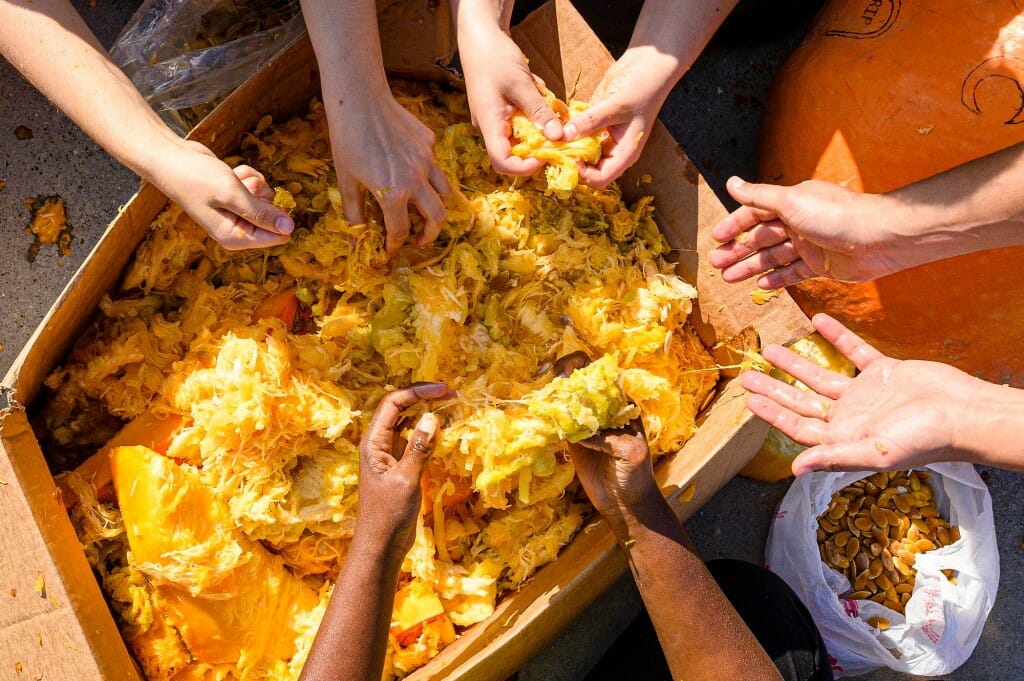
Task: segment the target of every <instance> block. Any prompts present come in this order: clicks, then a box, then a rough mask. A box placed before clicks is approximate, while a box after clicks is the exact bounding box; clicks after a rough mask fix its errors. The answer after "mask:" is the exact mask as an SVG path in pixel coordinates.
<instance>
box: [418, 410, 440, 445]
mask: <svg viewBox="0 0 1024 681" xmlns="http://www.w3.org/2000/svg"><path fill="white" fill-rule="evenodd" d="M437 424H438V420H437V414H435V413H434V412H431V411H428V412H426V413H425V414H423V416H421V417H420V422H419V423H418V424H416V430H418V431H420V432H421V433H423V435H424V437H426V438H428V439H433V437H434V434H435V433H437Z"/></svg>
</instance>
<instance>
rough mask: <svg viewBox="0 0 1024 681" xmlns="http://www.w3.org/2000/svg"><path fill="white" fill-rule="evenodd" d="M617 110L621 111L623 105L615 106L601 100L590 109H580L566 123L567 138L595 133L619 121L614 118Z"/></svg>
mask: <svg viewBox="0 0 1024 681" xmlns="http://www.w3.org/2000/svg"><path fill="white" fill-rule="evenodd" d="M616 110H619V111H621V107H615V106H613V105H612V104H611V103H609V102H599V103H597V104H594V105H593V106H591V107H590V108H589V109H584V110H583V111H580V112H579V113H578V114H576V115H575V116H573V117H572V118H570V119H569V121H568V122H567V123H566V124H565V139H567V140H574V139H576V138H577V137H584V136H586V135H593V134H594V133H597V132H600V131H601V130H604V129H605V128H608V127H610V126H612V125H614V124H615V123H618V122H619V121H617V120H615V118H614V115H615V112H616Z"/></svg>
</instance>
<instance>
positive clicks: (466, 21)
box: [452, 0, 562, 175]
mask: <svg viewBox="0 0 1024 681" xmlns="http://www.w3.org/2000/svg"><path fill="white" fill-rule="evenodd" d="M513 4H514V3H513V1H512V0H453V2H452V12H453V13H454V15H455V26H456V35H457V36H458V43H459V56H460V61H461V63H462V70H463V72H464V74H465V77H466V94H467V96H468V97H469V109H470V112H471V113H472V116H473V123H474V125H476V126H477V127H478V128H479V129H480V133H481V134H482V135H483V138H484V144H485V145H486V146H487V153H488V155H489V156H490V158H491V165H492V166H493V167H494V169H495V170H497V171H498V172H501V173H507V174H511V175H530V174H532V173H534V172H536V171H537V170H538V169H540V167H541V166H542V165H543V163H542V162H541V161H540V160H538V159H535V158H519V157H518V156H513V155H512V142H511V140H510V136H511V134H512V123H511V120H512V116H513V114H515V113H516V112H517V111H522V112H524V113H525V114H526V115H527V116H529V117H530V120H532V121H533V122H534V123H535V124H536V125H537V127H538V128H540V129H541V130H543V131H544V135H545V136H546V137H547V138H548V139H552V140H558V139H561V138H562V123H561V121H559V119H558V116H557V114H556V113H555V112H554V110H552V109H551V107H550V106H548V104H547V102H545V100H544V97H543V95H541V93H540V90H539V89H538V88H537V79H536V77H535V76H534V75H533V73H532V72H531V71H530V67H529V65H528V64H527V63H526V57H525V56H523V52H522V50H520V49H519V46H518V45H516V44H515V42H514V41H513V40H512V37H511V36H510V35H509V33H508V31H509V21H510V20H511V17H512V6H513Z"/></svg>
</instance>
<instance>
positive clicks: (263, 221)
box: [218, 180, 295, 235]
mask: <svg viewBox="0 0 1024 681" xmlns="http://www.w3.org/2000/svg"><path fill="white" fill-rule="evenodd" d="M218 208H222V209H224V210H226V211H229V212H231V213H234V214H235V215H237V216H239V217H240V218H242V219H243V220H245V221H247V222H250V223H252V224H253V225H255V226H256V227H258V228H260V229H263V230H266V231H268V232H273V233H274V234H284V235H287V234H291V233H292V230H294V229H295V223H294V222H293V221H292V219H291V218H290V217H288V214H287V213H285V212H284V211H283V210H281V209H280V208H278V207H277V206H275V205H274V204H273V203H272V202H271V201H268V200H266V199H261V198H258V197H256V196H253V195H252V193H250V192H249V190H248V189H247V188H246V187H245V185H244V184H242V182H241V181H240V180H236V190H235V191H233V192H231V194H230V196H228V197H227V200H225V201H223V202H221V204H220V205H219V206H218Z"/></svg>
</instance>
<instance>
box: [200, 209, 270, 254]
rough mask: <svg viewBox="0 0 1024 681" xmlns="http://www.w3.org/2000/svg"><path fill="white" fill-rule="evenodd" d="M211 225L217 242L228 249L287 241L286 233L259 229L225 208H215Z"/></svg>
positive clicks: (236, 249)
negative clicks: (214, 215)
mask: <svg viewBox="0 0 1024 681" xmlns="http://www.w3.org/2000/svg"><path fill="white" fill-rule="evenodd" d="M216 213H217V215H216V217H215V218H214V219H213V227H212V229H210V230H209V232H210V236H212V237H213V238H214V239H215V240H216V241H217V243H219V244H220V245H221V246H223V247H224V248H226V249H227V250H229V251H240V250H244V249H248V248H268V247H270V246H280V245H281V244H285V243H288V238H289V236H288V235H287V234H278V233H276V232H269V231H267V230H265V229H260V228H258V227H257V226H256V225H254V224H252V223H251V222H248V221H246V220H244V219H242V218H241V217H239V216H237V215H235V214H234V213H231V212H229V211H226V210H217V211H216Z"/></svg>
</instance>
